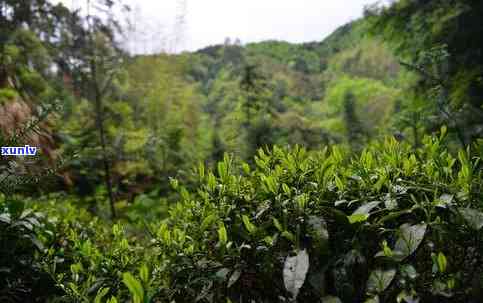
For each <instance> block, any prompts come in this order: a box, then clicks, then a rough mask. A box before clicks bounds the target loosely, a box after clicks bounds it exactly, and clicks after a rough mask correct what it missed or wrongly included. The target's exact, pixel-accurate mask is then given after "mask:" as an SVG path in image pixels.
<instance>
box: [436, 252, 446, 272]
mask: <svg viewBox="0 0 483 303" xmlns="http://www.w3.org/2000/svg"><path fill="white" fill-rule="evenodd" d="M437 262H438V269H439V271H440V272H441V273H444V272H445V271H446V266H447V264H448V262H447V260H446V256H445V255H444V254H443V253H442V252H440V253H438V257H437Z"/></svg>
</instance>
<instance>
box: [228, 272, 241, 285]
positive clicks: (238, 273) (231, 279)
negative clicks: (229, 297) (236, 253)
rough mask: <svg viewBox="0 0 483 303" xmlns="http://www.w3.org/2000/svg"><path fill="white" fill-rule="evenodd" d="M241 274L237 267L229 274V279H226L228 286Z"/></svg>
mask: <svg viewBox="0 0 483 303" xmlns="http://www.w3.org/2000/svg"><path fill="white" fill-rule="evenodd" d="M240 276H241V271H240V270H239V269H236V270H235V271H234V272H233V273H232V274H231V276H230V279H228V288H230V287H232V286H233V284H235V283H236V282H237V281H238V279H240Z"/></svg>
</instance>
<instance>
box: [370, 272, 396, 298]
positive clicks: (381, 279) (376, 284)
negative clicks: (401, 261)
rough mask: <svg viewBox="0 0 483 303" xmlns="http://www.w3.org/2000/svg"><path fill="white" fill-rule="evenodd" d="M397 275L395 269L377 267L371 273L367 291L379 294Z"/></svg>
mask: <svg viewBox="0 0 483 303" xmlns="http://www.w3.org/2000/svg"><path fill="white" fill-rule="evenodd" d="M394 276H396V270H395V269H389V270H381V269H376V270H374V271H372V272H371V274H370V275H369V280H368V281H367V292H368V293H369V294H378V293H381V292H383V291H384V290H386V288H388V287H389V284H391V282H392V280H393V279H394Z"/></svg>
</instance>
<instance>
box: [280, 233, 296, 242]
mask: <svg viewBox="0 0 483 303" xmlns="http://www.w3.org/2000/svg"><path fill="white" fill-rule="evenodd" d="M282 237H284V238H285V239H287V240H289V241H291V242H292V243H295V236H294V235H293V234H292V233H291V232H289V231H287V230H286V231H284V232H283V233H282Z"/></svg>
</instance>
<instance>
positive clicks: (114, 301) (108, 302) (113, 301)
mask: <svg viewBox="0 0 483 303" xmlns="http://www.w3.org/2000/svg"><path fill="white" fill-rule="evenodd" d="M117 302H118V301H117V299H116V297H111V298H110V299H109V300H107V302H106V303H117Z"/></svg>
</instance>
